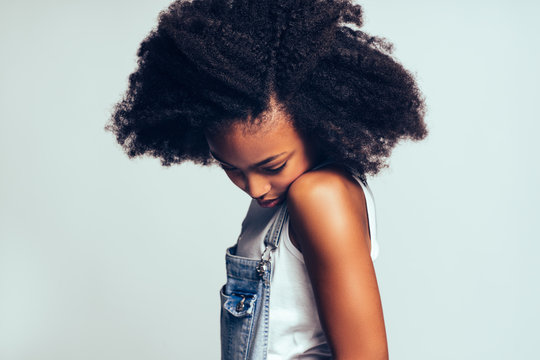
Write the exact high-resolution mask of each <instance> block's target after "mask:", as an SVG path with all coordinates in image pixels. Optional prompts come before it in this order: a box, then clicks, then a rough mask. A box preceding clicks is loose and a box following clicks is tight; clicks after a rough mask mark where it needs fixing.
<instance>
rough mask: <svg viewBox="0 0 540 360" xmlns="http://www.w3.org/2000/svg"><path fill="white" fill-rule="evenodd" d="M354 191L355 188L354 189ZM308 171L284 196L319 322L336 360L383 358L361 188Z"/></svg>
mask: <svg viewBox="0 0 540 360" xmlns="http://www.w3.org/2000/svg"><path fill="white" fill-rule="evenodd" d="M358 188H359V189H358ZM358 188H355V189H351V187H350V184H347V183H346V181H345V180H344V179H343V177H340V175H339V174H335V173H330V172H310V173H306V174H304V175H302V176H301V177H300V178H298V179H297V180H296V181H295V182H294V183H293V184H292V185H291V187H290V189H289V193H288V208H289V213H290V226H291V228H292V230H293V232H294V237H295V240H296V241H297V242H298V243H299V245H300V247H301V249H302V253H303V255H304V260H305V264H306V267H307V271H308V273H309V276H310V280H311V283H312V286H313V291H314V294H315V299H316V302H317V307H318V311H319V317H320V319H321V324H322V326H323V329H324V331H325V335H326V337H327V339H328V341H329V345H330V347H331V348H332V351H333V353H334V356H335V358H336V359H345V358H347V359H349V358H350V359H359V358H362V359H386V358H387V357H388V354H387V345H386V332H385V328H384V320H383V313H382V306H381V301H380V296H379V290H378V286H377V280H376V277H375V270H374V268H373V263H372V261H371V256H370V250H369V228H368V223H367V214H366V208H365V206H364V203H363V202H359V201H358V199H362V200H363V199H364V197H363V193H362V190H361V188H360V187H358Z"/></svg>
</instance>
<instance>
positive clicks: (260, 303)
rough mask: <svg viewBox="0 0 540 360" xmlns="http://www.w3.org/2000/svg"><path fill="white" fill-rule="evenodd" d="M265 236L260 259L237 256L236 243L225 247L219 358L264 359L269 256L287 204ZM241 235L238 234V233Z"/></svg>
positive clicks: (279, 211) (284, 216) (225, 359)
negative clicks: (224, 282) (225, 278)
mask: <svg viewBox="0 0 540 360" xmlns="http://www.w3.org/2000/svg"><path fill="white" fill-rule="evenodd" d="M277 211H278V215H277V217H276V218H275V220H274V222H273V223H272V225H271V226H270V229H269V230H268V232H267V233H266V235H265V237H264V244H265V249H264V251H263V253H262V256H261V258H260V259H249V258H245V257H241V256H236V245H234V246H232V247H230V248H228V249H227V253H226V255H225V264H226V268H227V283H226V284H225V285H224V286H223V288H222V289H221V291H220V295H221V359H222V360H248V359H249V360H265V359H266V354H267V350H268V322H269V302H270V275H271V271H272V264H271V261H270V260H271V256H272V253H273V251H274V250H275V249H276V248H277V246H278V245H279V239H280V238H281V231H282V229H283V224H284V223H285V221H286V220H287V217H288V212H287V204H286V203H283V204H282V205H280V207H279V209H278V210H277ZM240 236H241V235H240Z"/></svg>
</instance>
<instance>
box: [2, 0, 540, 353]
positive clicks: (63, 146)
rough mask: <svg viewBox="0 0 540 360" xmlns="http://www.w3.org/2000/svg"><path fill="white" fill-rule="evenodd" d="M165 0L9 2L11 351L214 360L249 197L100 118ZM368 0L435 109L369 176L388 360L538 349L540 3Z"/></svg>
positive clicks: (5, 216) (5, 273)
mask: <svg viewBox="0 0 540 360" xmlns="http://www.w3.org/2000/svg"><path fill="white" fill-rule="evenodd" d="M168 3H169V2H168V1H164V0H159V1H127V0H122V1H61V0H57V1H52V0H46V1H18V2H17V1H9V2H8V1H5V0H3V1H2V3H1V6H0V29H1V30H0V52H1V55H0V96H1V97H0V120H1V122H0V359H1V360H34V359H35V360H49V359H50V360H73V359H76V360H86V359H88V360H90V359H92V360H93V359H100V360H108V359H111V360H112V359H115V360H117V359H130V360H147V359H148V360H149V359H160V360H173V359H217V358H218V357H219V296H218V290H219V288H220V286H221V285H222V284H223V283H224V281H225V273H224V271H225V268H224V251H225V249H226V247H228V246H230V245H232V244H233V243H234V242H235V241H236V237H237V235H238V232H239V230H240V222H241V220H242V219H243V217H244V215H245V212H246V210H247V206H248V203H249V198H248V196H247V195H245V194H244V193H242V192H241V191H240V190H239V189H237V188H235V187H234V185H233V184H232V183H231V182H230V181H229V180H228V179H227V177H226V176H225V174H224V173H223V172H222V171H221V170H220V169H218V168H203V167H198V166H194V165H193V164H191V163H186V164H182V165H180V166H173V167H171V168H163V167H161V166H160V164H159V161H157V160H155V159H150V158H142V159H136V160H133V161H130V160H129V159H128V158H127V156H126V155H125V154H123V153H122V151H121V149H120V147H119V146H118V145H117V144H116V143H115V140H114V138H113V136H112V134H110V133H107V132H105V131H104V130H103V126H104V125H105V123H106V121H107V119H108V117H109V115H110V111H111V108H112V106H113V104H114V103H115V102H116V101H118V100H119V99H120V97H121V96H122V94H123V92H124V91H125V89H126V86H127V77H128V75H129V74H130V73H131V72H132V71H133V70H134V68H135V60H136V58H135V53H136V50H137V48H138V45H139V43H140V41H141V40H142V39H143V38H144V37H145V36H146V34H147V33H148V32H149V31H150V29H151V28H152V27H154V26H155V24H156V19H157V15H158V13H159V11H160V10H162V9H163V8H165V7H166V6H167V5H168ZM362 4H363V5H364V9H365V23H366V26H365V30H367V31H369V32H370V33H372V34H376V35H380V36H383V37H386V38H387V39H389V40H390V41H392V42H393V43H394V45H395V55H396V57H397V58H398V59H399V60H400V61H402V62H403V63H404V65H405V66H406V67H407V68H409V69H411V71H413V72H414V73H415V74H417V78H418V81H419V84H420V87H421V89H422V90H423V92H424V94H425V96H426V100H427V105H428V115H427V119H426V121H427V124H428V127H429V130H430V135H429V137H428V138H427V140H426V141H424V142H421V143H403V144H401V145H400V146H398V148H397V149H396V150H395V151H394V153H393V155H392V157H391V159H390V162H389V164H390V167H389V168H388V169H385V170H384V171H383V172H382V173H380V174H379V175H378V176H377V177H375V178H370V179H369V183H370V185H371V187H372V190H373V193H374V196H375V200H376V204H377V211H378V212H377V215H378V230H379V242H380V246H381V252H380V256H379V258H378V259H377V260H376V262H375V265H376V270H377V275H378V280H379V285H380V290H381V295H382V301H383V306H384V312H385V319H386V325H387V332H388V340H389V348H390V356H391V358H392V359H414V360H419V359H426V360H428V359H429V360H432V359H471V360H472V359H475V360H476V359H492V360H493V359H533V358H540V350H538V348H537V346H536V345H535V342H536V340H538V336H539V331H538V324H539V323H540V312H539V306H538V304H540V291H539V285H538V284H539V282H538V279H537V278H538V275H539V265H538V254H539V253H540V242H539V240H540V238H539V233H540V231H539V230H537V225H535V221H536V222H537V220H538V219H539V207H538V203H539V202H540V195H539V194H540V192H539V191H538V185H539V184H540V176H539V175H540V171H539V167H538V160H537V159H536V157H537V155H538V153H539V150H540V148H539V146H538V141H537V140H538V139H537V138H538V134H539V131H540V125H539V121H540V117H539V110H538V104H537V103H538V100H539V98H540V97H539V95H540V91H539V84H540V73H539V64H540V51H539V45H538V44H539V42H538V39H537V36H538V35H539V34H540V26H539V25H538V24H539V22H538V16H537V14H538V11H540V6H539V5H538V3H537V2H533V1H524V0H522V1H515V2H508V1H504V2H503V1H464V0H458V1H453V2H447V1H444V2H443V1H427V0H424V1H406V2H405V1H389V0H386V1H385V0H377V1H375V0H369V1H364V2H363V3H362ZM337 296H339V294H337Z"/></svg>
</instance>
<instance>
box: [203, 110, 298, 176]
mask: <svg viewBox="0 0 540 360" xmlns="http://www.w3.org/2000/svg"><path fill="white" fill-rule="evenodd" d="M207 141H208V145H209V147H210V150H211V151H212V152H213V153H214V154H216V155H218V156H219V157H220V159H222V160H224V161H226V162H228V163H230V164H234V165H238V166H245V165H251V164H254V163H257V162H259V161H262V160H265V159H266V158H267V157H270V156H274V155H277V154H281V153H284V152H291V151H293V150H294V149H296V148H297V147H298V146H303V142H302V140H301V139H300V137H299V135H298V133H297V131H296V130H295V128H294V127H293V125H292V123H291V122H290V121H289V120H288V119H287V118H284V117H280V118H274V119H273V120H272V121H270V122H264V123H261V124H257V125H246V124H243V123H240V122H236V123H233V124H232V125H231V126H229V127H228V128H227V129H225V130H224V131H222V132H220V133H218V134H214V135H207Z"/></svg>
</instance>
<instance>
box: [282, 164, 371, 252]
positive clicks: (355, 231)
mask: <svg viewBox="0 0 540 360" xmlns="http://www.w3.org/2000/svg"><path fill="white" fill-rule="evenodd" d="M287 197H288V198H287V205H288V208H289V213H290V216H291V222H290V235H291V240H293V243H294V244H295V245H297V247H298V248H299V249H301V248H302V247H303V246H304V245H305V244H303V243H305V242H306V241H309V242H329V241H332V243H333V244H334V245H335V244H336V243H335V242H336V241H340V242H343V243H342V244H341V245H344V246H348V245H349V244H348V243H347V242H355V243H358V240H359V238H364V239H365V242H364V243H365V244H367V247H368V250H369V248H370V241H369V225H368V220H367V210H366V206H365V196H364V192H363V190H362V187H361V186H360V184H358V182H357V181H356V180H355V179H354V178H353V177H352V176H351V175H350V174H349V173H348V172H347V171H346V170H344V169H342V168H340V167H336V166H331V167H325V168H322V169H318V170H314V171H310V172H307V173H305V174H303V175H301V176H300V177H299V178H298V179H296V180H295V181H294V182H293V183H292V184H291V186H290V188H289V192H288V195H287ZM336 239H339V240H336ZM313 245H316V244H313ZM320 245H321V246H322V247H323V248H325V246H324V245H325V244H320ZM316 247H317V246H316Z"/></svg>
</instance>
